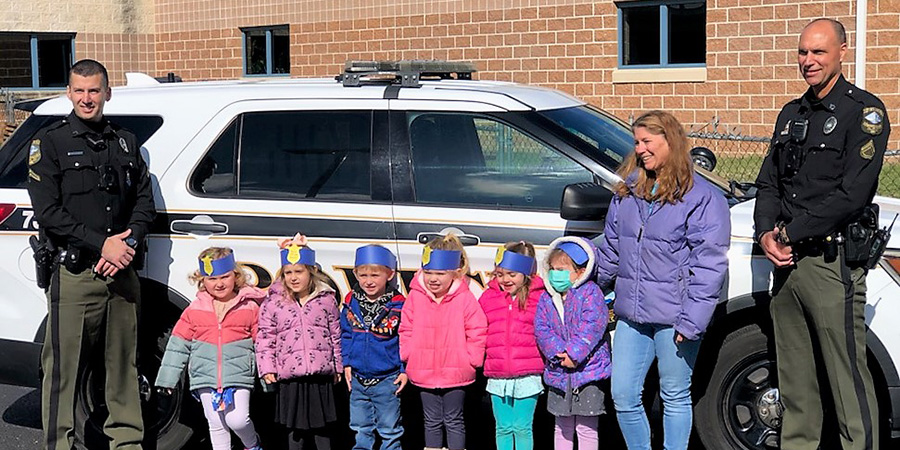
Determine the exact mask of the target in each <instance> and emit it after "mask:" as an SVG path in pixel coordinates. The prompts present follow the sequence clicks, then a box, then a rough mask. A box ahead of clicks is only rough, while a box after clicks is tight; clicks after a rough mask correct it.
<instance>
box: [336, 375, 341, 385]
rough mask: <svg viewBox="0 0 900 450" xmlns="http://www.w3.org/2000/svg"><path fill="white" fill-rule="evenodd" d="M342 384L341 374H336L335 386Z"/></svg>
mask: <svg viewBox="0 0 900 450" xmlns="http://www.w3.org/2000/svg"><path fill="white" fill-rule="evenodd" d="M340 382H341V374H339V373H336V374H334V384H338V383H340Z"/></svg>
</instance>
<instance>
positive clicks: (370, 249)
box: [353, 245, 397, 270]
mask: <svg viewBox="0 0 900 450" xmlns="http://www.w3.org/2000/svg"><path fill="white" fill-rule="evenodd" d="M366 264H378V265H379V266H385V267H387V268H388V269H391V270H395V269H396V268H397V257H395V256H394V254H393V253H391V251H390V250H388V249H386V248H384V247H382V246H380V245H364V246H362V247H360V248H358V249H356V261H355V262H354V264H353V265H354V266H356V267H359V266H364V265H366Z"/></svg>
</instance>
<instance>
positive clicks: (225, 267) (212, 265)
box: [198, 253, 235, 277]
mask: <svg viewBox="0 0 900 450" xmlns="http://www.w3.org/2000/svg"><path fill="white" fill-rule="evenodd" d="M198 262H199V263H200V275H202V276H204V277H218V276H220V275H225V274H226V273H228V272H231V271H232V270H234V267H235V264H234V253H229V254H228V256H223V257H221V258H219V259H213V258H212V256H204V257H202V258H199V259H198Z"/></svg>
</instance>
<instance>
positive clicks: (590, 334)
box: [534, 237, 611, 390]
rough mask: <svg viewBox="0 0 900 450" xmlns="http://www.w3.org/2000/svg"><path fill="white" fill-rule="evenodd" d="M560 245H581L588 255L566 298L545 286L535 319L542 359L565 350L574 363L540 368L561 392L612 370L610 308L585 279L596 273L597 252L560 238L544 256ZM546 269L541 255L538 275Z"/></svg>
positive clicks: (586, 243)
mask: <svg viewBox="0 0 900 450" xmlns="http://www.w3.org/2000/svg"><path fill="white" fill-rule="evenodd" d="M563 242H575V243H577V244H579V245H581V247H582V248H583V249H584V250H585V252H587V254H588V256H589V259H588V263H587V267H586V269H585V271H584V273H583V274H582V275H581V277H579V278H578V279H577V280H576V281H575V282H574V283H573V284H572V287H571V288H569V290H568V293H567V294H566V299H565V300H563V299H562V297H561V296H560V295H559V293H557V292H556V291H554V290H553V288H552V287H551V286H550V284H549V283H548V284H547V285H546V287H547V291H546V292H544V293H543V294H542V295H541V299H540V300H539V301H538V306H537V311H536V313H535V316H534V336H535V338H536V340H537V344H538V349H540V351H541V354H543V355H544V358H545V360H547V359H549V358H551V357H553V356H554V355H556V354H558V353H562V352H566V353H568V355H569V358H571V359H572V361H573V362H574V363H575V368H574V369H567V368H565V367H562V366H559V365H550V364H549V363H545V364H544V382H545V383H547V385H549V386H553V387H555V388H557V389H560V390H566V389H567V387H569V388H572V389H574V388H577V387H580V386H584V385H586V384H588V383H590V382H592V381H597V380H602V379H605V378H609V376H610V371H611V366H610V352H609V335H608V334H607V332H606V325H607V324H608V323H609V309H607V307H606V302H605V301H604V299H603V291H601V290H600V287H599V286H597V284H596V283H594V282H593V281H590V280H591V279H592V278H593V277H594V273H595V267H596V260H597V253H596V252H597V248H596V247H594V244H592V243H591V241H589V240H587V239H583V238H578V237H561V238H558V239H556V240H554V241H553V242H552V243H551V244H550V248H549V249H548V250H547V253H546V255H548V256H549V254H550V251H551V250H553V249H554V248H556V247H557V246H559V244H561V243H563ZM548 271H549V261H547V258H546V256H545V258H544V261H543V262H542V263H541V265H540V272H541V277H542V278H544V279H547V272H548ZM567 381H568V382H570V384H569V386H567Z"/></svg>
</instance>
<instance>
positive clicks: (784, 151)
mask: <svg viewBox="0 0 900 450" xmlns="http://www.w3.org/2000/svg"><path fill="white" fill-rule="evenodd" d="M846 51H847V39H846V33H845V31H844V27H843V25H841V23H840V22H837V21H835V20H831V19H816V20H813V21H812V22H810V23H809V24H807V25H806V27H805V28H804V29H803V33H802V34H801V35H800V43H799V47H798V54H797V61H798V63H799V66H800V73H801V75H802V76H803V78H804V79H805V80H806V83H807V84H809V89H808V90H807V91H806V93H805V94H804V95H803V96H802V97H800V98H798V99H796V100H793V101H791V102H789V103H788V104H786V105H785V106H784V108H783V109H782V110H781V113H780V114H779V115H778V121H777V123H776V126H775V133H774V136H773V137H772V146H771V150H770V151H769V154H768V155H767V156H766V158H765V160H764V161H763V165H762V168H761V169H760V173H759V177H758V178H757V184H758V185H759V194H758V196H757V200H756V211H755V213H754V219H755V222H756V237H757V241H758V242H759V245H760V247H762V249H763V251H764V252H765V254H766V256H767V257H768V258H769V260H771V261H772V262H773V263H774V264H775V267H776V268H775V272H774V284H773V288H772V296H773V298H772V303H771V305H770V311H771V314H772V321H773V323H774V329H775V349H776V353H777V363H778V382H779V388H780V392H781V399H782V402H783V405H784V420H783V424H782V427H781V448H784V449H791V450H806V449H809V450H815V449H816V448H817V447H818V446H819V443H820V440H821V433H822V421H823V416H824V414H823V410H822V396H823V395H831V396H832V403H833V405H834V409H835V414H836V416H837V417H836V419H837V424H838V427H837V429H838V432H839V434H840V440H841V445H842V446H843V448H844V449H845V450H848V449H860V450H862V449H867V450H868V449H877V448H878V407H877V405H876V402H875V392H874V388H873V385H872V376H871V374H870V373H869V370H868V368H867V366H866V324H865V316H864V309H865V304H866V272H867V268H868V267H870V265H869V263H870V262H871V260H877V258H878V256H880V254H878V255H876V256H875V257H874V258H869V255H870V254H869V249H870V248H871V247H872V236H873V235H874V234H875V229H876V228H877V226H878V225H877V217H878V215H877V209H875V208H873V207H872V206H871V203H872V198H873V197H874V196H875V190H876V187H877V186H878V174H879V173H880V172H881V165H882V158H883V156H884V151H885V147H886V145H887V141H888V135H889V134H890V125H889V123H888V119H887V116H886V115H885V112H884V104H883V103H882V102H881V101H880V100H879V99H878V98H877V97H875V96H874V95H872V94H870V93H868V92H866V91H864V90H862V89H860V88H858V87H856V86H854V85H852V84H850V83H848V82H847V80H845V79H844V77H843V75H842V74H841V62H842V61H843V58H844V55H845V53H846ZM876 253H877V250H876ZM814 346H815V349H814ZM816 353H820V354H821V360H818V361H817V358H815V357H814V355H815V354H816ZM817 364H821V365H823V366H824V367H817ZM823 370H824V372H825V374H826V375H827V380H828V386H822V387H821V389H820V386H819V383H818V380H817V377H816V374H818V373H821V372H822V371H823Z"/></svg>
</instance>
